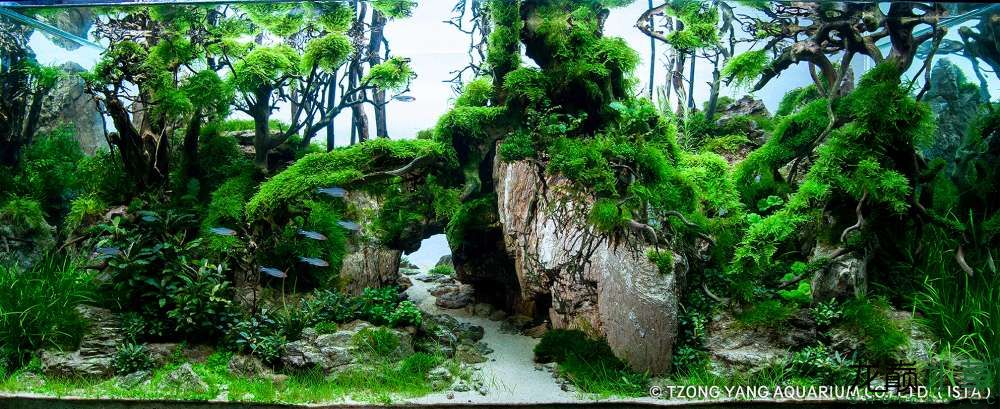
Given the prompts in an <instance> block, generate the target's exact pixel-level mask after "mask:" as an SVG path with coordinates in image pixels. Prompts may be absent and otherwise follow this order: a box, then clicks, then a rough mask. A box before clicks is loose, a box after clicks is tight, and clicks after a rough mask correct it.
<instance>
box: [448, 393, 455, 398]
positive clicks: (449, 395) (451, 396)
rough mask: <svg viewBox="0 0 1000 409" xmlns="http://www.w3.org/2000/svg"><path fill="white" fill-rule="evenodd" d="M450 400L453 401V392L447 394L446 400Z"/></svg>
mask: <svg viewBox="0 0 1000 409" xmlns="http://www.w3.org/2000/svg"><path fill="white" fill-rule="evenodd" d="M452 399H455V393H454V392H448V400H452Z"/></svg>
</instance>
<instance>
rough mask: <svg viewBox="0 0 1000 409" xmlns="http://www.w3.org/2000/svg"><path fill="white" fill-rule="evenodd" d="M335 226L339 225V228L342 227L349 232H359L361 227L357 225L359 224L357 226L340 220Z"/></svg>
mask: <svg viewBox="0 0 1000 409" xmlns="http://www.w3.org/2000/svg"><path fill="white" fill-rule="evenodd" d="M337 224H338V225H340V227H343V228H345V229H347V230H351V231H358V230H361V225H359V224H357V223H355V222H352V221H348V220H341V221H339V222H337Z"/></svg>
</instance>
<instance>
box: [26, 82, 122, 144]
mask: <svg viewBox="0 0 1000 409" xmlns="http://www.w3.org/2000/svg"><path fill="white" fill-rule="evenodd" d="M59 69H60V70H62V71H63V73H64V75H63V76H62V77H61V78H59V80H58V81H57V82H56V85H55V87H54V88H53V89H52V91H51V92H50V93H49V96H48V98H46V100H45V102H44V103H43V104H42V112H41V114H40V115H39V121H38V122H39V127H38V132H39V133H46V132H52V131H54V130H56V129H57V128H59V127H63V126H69V127H71V128H72V129H73V132H74V137H75V138H76V140H77V142H78V143H79V144H80V149H83V151H84V152H85V153H87V154H93V153H94V151H96V150H97V149H98V148H107V147H108V143H107V141H106V140H105V138H104V122H103V120H102V119H101V114H100V113H99V112H98V111H97V106H96V105H95V104H94V100H93V97H92V96H91V95H90V94H88V93H87V92H86V91H85V88H84V83H83V79H82V78H80V74H81V73H83V72H85V71H86V70H84V69H83V67H81V66H80V65H79V64H77V63H75V62H67V63H64V64H62V65H60V66H59Z"/></svg>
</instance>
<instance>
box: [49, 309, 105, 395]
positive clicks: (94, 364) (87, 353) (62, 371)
mask: <svg viewBox="0 0 1000 409" xmlns="http://www.w3.org/2000/svg"><path fill="white" fill-rule="evenodd" d="M78 309H79V311H80V315H81V316H82V318H83V319H85V320H87V321H88V322H90V327H89V328H88V329H87V332H86V333H85V334H84V337H83V339H82V340H81V341H80V347H79V348H78V349H77V350H75V351H59V350H46V351H42V354H41V363H42V372H44V373H45V374H46V375H48V376H56V377H63V378H67V377H104V376H110V375H111V374H112V372H113V368H112V366H111V362H112V360H113V359H114V356H115V351H116V350H117V348H118V345H120V344H121V343H122V342H124V339H123V337H122V330H121V322H120V320H119V319H118V317H117V316H116V315H115V314H114V313H112V312H111V311H109V310H106V309H104V308H97V307H90V306H80V307H78Z"/></svg>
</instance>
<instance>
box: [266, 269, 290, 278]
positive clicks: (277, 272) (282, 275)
mask: <svg viewBox="0 0 1000 409" xmlns="http://www.w3.org/2000/svg"><path fill="white" fill-rule="evenodd" d="M260 272H261V273H264V274H267V275H269V276H271V277H277V278H285V277H288V274H285V272H284V271H281V270H278V269H276V268H274V267H261V268H260Z"/></svg>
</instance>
